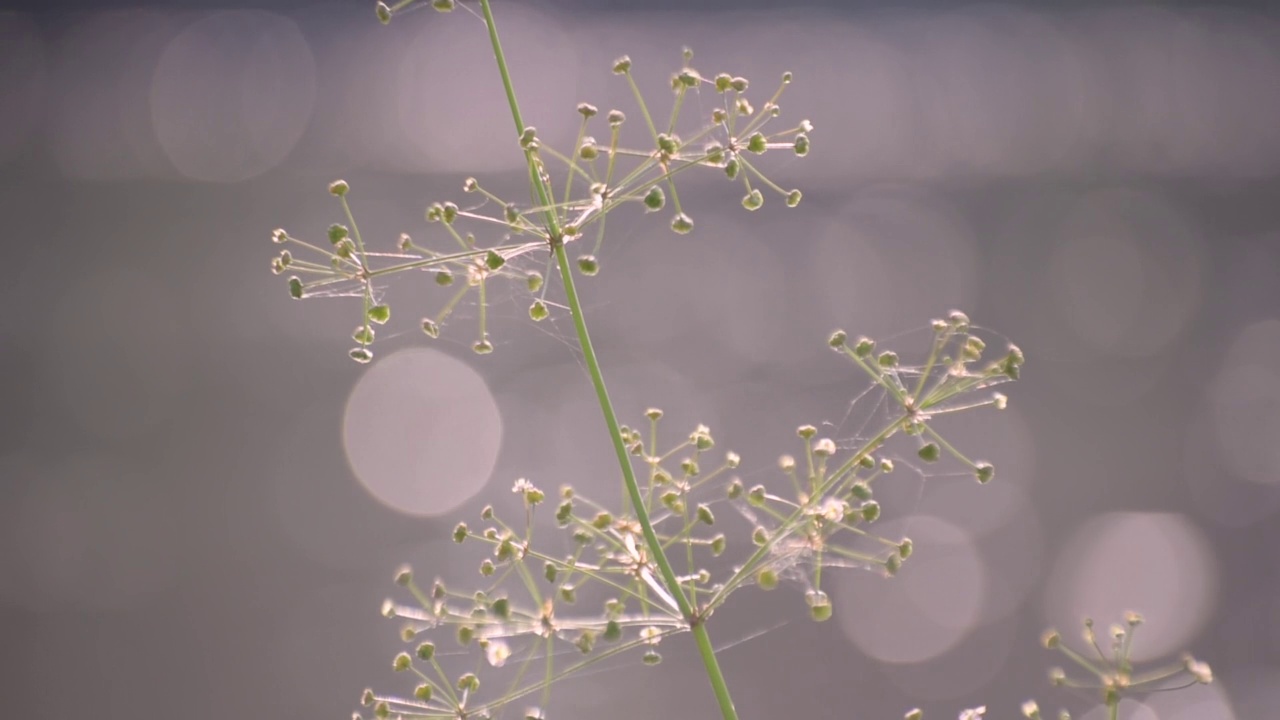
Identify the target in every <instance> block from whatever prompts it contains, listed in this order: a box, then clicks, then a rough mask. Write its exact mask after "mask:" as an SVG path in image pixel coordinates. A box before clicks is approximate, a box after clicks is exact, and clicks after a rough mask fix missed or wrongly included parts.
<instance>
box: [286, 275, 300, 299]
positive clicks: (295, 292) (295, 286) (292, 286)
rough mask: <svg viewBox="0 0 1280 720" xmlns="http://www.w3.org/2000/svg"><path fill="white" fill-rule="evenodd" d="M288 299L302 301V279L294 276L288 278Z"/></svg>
mask: <svg viewBox="0 0 1280 720" xmlns="http://www.w3.org/2000/svg"><path fill="white" fill-rule="evenodd" d="M289 297H291V298H293V299H294V300H301V299H302V278H300V277H298V276H296V275H295V276H293V277H291V278H289Z"/></svg>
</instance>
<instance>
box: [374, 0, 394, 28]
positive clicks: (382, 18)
mask: <svg viewBox="0 0 1280 720" xmlns="http://www.w3.org/2000/svg"><path fill="white" fill-rule="evenodd" d="M374 13H375V14H376V15H377V16H378V22H380V23H382V24H383V25H386V24H387V23H389V22H391V8H390V7H388V6H387V4H386V3H385V2H382V0H378V4H377V5H375V6H374Z"/></svg>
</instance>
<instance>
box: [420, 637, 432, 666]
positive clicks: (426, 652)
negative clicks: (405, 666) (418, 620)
mask: <svg viewBox="0 0 1280 720" xmlns="http://www.w3.org/2000/svg"><path fill="white" fill-rule="evenodd" d="M416 652H417V653H418V657H419V658H421V659H422V660H423V661H424V662H425V661H429V660H431V658H433V657H435V654H436V645H435V643H433V642H431V641H430V640H428V641H427V642H424V643H422V644H421V645H419V646H418V649H417V651H416Z"/></svg>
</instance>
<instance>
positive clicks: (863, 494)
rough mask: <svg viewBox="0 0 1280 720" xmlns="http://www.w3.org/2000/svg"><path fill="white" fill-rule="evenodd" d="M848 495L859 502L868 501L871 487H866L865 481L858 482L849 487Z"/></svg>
mask: <svg viewBox="0 0 1280 720" xmlns="http://www.w3.org/2000/svg"><path fill="white" fill-rule="evenodd" d="M849 494H850V495H852V496H854V497H856V498H858V499H859V500H870V499H871V486H870V485H868V484H867V482H866V481H865V480H859V481H857V482H855V483H854V484H853V485H852V486H850V488H849Z"/></svg>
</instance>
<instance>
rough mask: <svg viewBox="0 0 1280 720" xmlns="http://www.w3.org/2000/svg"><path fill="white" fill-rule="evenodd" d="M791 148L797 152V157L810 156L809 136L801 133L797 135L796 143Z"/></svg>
mask: <svg viewBox="0 0 1280 720" xmlns="http://www.w3.org/2000/svg"><path fill="white" fill-rule="evenodd" d="M791 147H792V149H793V150H795V153H796V155H798V156H800V157H804V156H805V155H808V154H809V136H808V135H805V134H804V133H800V134H799V135H796V139H795V142H794V143H793V144H792V146H791Z"/></svg>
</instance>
